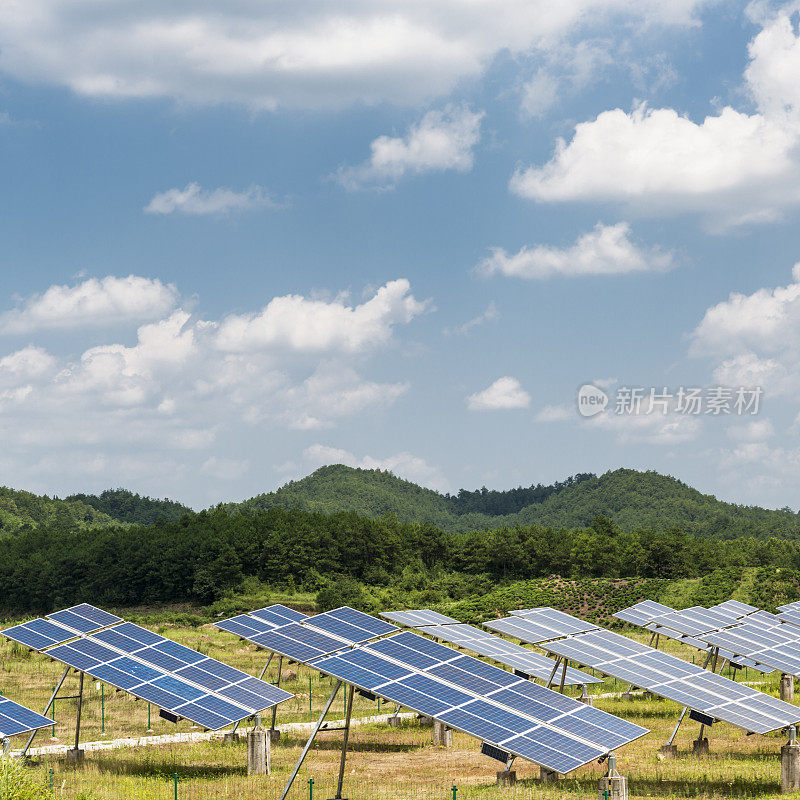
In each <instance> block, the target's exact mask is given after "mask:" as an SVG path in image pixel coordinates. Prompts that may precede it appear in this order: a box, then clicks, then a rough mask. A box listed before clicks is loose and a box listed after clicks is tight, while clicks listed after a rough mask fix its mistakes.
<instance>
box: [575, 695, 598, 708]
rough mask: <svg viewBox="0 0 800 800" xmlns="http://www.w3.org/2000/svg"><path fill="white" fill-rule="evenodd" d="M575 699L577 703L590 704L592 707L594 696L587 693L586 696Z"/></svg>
mask: <svg viewBox="0 0 800 800" xmlns="http://www.w3.org/2000/svg"><path fill="white" fill-rule="evenodd" d="M576 700H577V701H578V702H579V703H584V704H585V705H587V706H590V707H591V708H594V698H593V697H589V695H588V694H587V695H586V697H577V698H576Z"/></svg>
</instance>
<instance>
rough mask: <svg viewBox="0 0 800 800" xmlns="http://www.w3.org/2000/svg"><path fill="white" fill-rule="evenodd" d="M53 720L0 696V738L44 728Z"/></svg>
mask: <svg viewBox="0 0 800 800" xmlns="http://www.w3.org/2000/svg"><path fill="white" fill-rule="evenodd" d="M52 724H53V720H51V719H48V718H47V717H44V716H42V715H41V714H37V713H36V712H35V711H31V710H30V709H29V708H25V706H22V705H20V704H19V703H15V702H14V701H13V700H9V699H8V698H7V697H3V696H2V695H0V738H5V737H8V736H16V735H17V734H18V733H29V732H30V731H35V730H38V729H39V728H46V727H49V726H50V725H52Z"/></svg>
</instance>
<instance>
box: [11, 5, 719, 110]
mask: <svg viewBox="0 0 800 800" xmlns="http://www.w3.org/2000/svg"><path fill="white" fill-rule="evenodd" d="M706 4H707V0H676V1H675V2H671V3H664V2H662V1H661V0H566V1H565V2H560V3H557V4H556V3H552V2H551V1H550V0H533V1H532V0H473V2H469V3H453V2H452V1H451V0H431V1H430V2H426V3H409V2H407V0H380V2H366V3H364V2H357V3H352V2H342V0H335V1H334V2H330V3H325V4H320V3H317V2H312V3H297V2H292V0H277V2H271V3H268V4H263V3H255V4H254V3H250V2H243V0H232V1H231V2H228V3H224V4H222V5H220V4H216V5H214V6H197V5H193V4H190V5H186V4H178V3H174V2H163V0H161V1H159V2H156V0H142V1H141V2H137V3H124V4H120V3H94V4H92V6H91V13H86V6H85V3H83V2H65V0H9V1H8V2H5V3H3V4H2V5H0V69H2V70H3V71H4V72H6V73H7V74H10V75H12V76H14V77H15V78H18V79H21V80H26V81H34V82H46V83H50V84H55V85H59V86H66V87H69V88H70V89H71V90H73V91H74V92H76V93H78V94H80V95H85V96H88V97H103V98H129V97H133V98H148V97H169V98H174V99H176V100H179V101H182V102H189V103H226V104H227V103H237V104H242V105H245V106H247V107H249V108H254V109H273V108H276V107H279V106H289V107H301V108H325V107H342V106H344V105H349V104H352V103H369V104H373V103H381V102H387V101H388V102H394V103H419V102H424V101H427V100H429V99H431V98H433V97H440V96H443V95H445V94H447V93H448V92H450V91H451V90H452V89H453V88H454V86H455V85H456V83H457V82H458V81H459V80H461V79H463V78H468V77H473V78H474V77H477V76H479V75H480V74H482V72H483V71H484V70H485V69H486V68H487V66H488V65H489V64H490V63H491V62H492V59H493V57H494V56H495V55H496V54H497V53H500V52H502V51H505V50H508V51H510V52H511V53H513V54H524V53H527V52H529V51H531V50H535V49H536V48H538V47H540V46H541V45H542V44H543V43H544V44H545V45H547V46H551V45H552V42H553V40H557V39H558V38H559V37H560V36H562V35H563V34H565V33H567V32H572V31H574V30H575V29H576V28H577V27H580V26H587V25H589V24H591V25H592V27H593V29H596V28H597V27H598V26H600V25H602V24H603V23H604V22H611V21H614V22H615V23H619V21H620V20H622V21H623V22H624V23H625V24H628V25H637V26H639V27H642V28H646V27H649V26H652V25H657V24H660V25H673V24H678V25H687V24H696V22H697V19H696V12H697V10H698V9H700V8H701V7H702V6H704V5H706Z"/></svg>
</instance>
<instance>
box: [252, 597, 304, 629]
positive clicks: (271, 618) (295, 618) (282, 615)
mask: <svg viewBox="0 0 800 800" xmlns="http://www.w3.org/2000/svg"><path fill="white" fill-rule="evenodd" d="M250 614H251V615H252V616H254V617H258V619H260V620H262V621H263V622H266V623H268V624H270V625H272V626H273V627H275V628H277V627H278V626H279V625H286V624H287V623H289V622H301V621H302V620H304V619H307V617H306V615H305V614H302V613H301V612H299V611H295V610H294V609H293V608H288V607H287V606H284V605H281V604H280V603H275V605H271V606H267V607H266V608H259V609H258V610H257V611H251V612H250Z"/></svg>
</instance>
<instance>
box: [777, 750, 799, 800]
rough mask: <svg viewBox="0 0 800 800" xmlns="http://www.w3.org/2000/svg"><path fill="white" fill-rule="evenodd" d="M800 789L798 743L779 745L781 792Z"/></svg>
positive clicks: (786, 792) (785, 792)
mask: <svg viewBox="0 0 800 800" xmlns="http://www.w3.org/2000/svg"><path fill="white" fill-rule="evenodd" d="M798 790H800V744H785V745H784V746H783V747H781V792H782V793H783V794H788V793H790V792H796V791H798Z"/></svg>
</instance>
